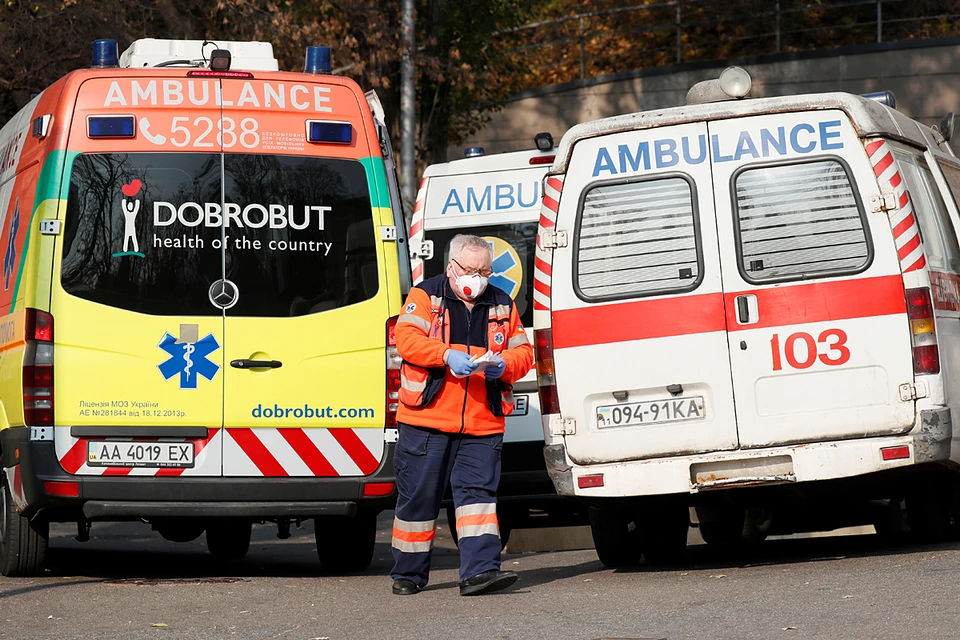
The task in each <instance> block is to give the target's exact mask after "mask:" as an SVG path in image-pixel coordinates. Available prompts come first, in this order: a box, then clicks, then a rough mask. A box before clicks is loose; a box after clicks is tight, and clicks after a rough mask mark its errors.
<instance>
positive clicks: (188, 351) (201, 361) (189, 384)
mask: <svg viewBox="0 0 960 640" xmlns="http://www.w3.org/2000/svg"><path fill="white" fill-rule="evenodd" d="M157 346H158V347H160V348H161V349H163V350H164V351H166V352H167V353H168V354H169V355H170V358H169V359H167V360H166V361H165V362H163V363H162V364H158V365H157V368H158V369H160V373H161V374H163V379H164V380H169V379H170V378H172V377H174V376H175V375H178V374H179V375H180V388H181V389H196V388H197V376H203V377H204V378H206V379H207V380H213V377H214V376H215V375H217V371H219V370H220V365H218V364H216V363H213V362H210V361H209V360H208V359H207V356H208V355H210V354H211V353H213V352H214V351H216V350H217V349H219V348H220V344H219V343H217V339H216V338H214V337H213V334H212V333H208V334H207V335H206V336H204V337H203V338H200V339H199V340H197V341H196V342H177V339H176V338H174V337H173V336H172V335H170V334H169V333H164V334H163V339H162V340H160V344H158V345H157Z"/></svg>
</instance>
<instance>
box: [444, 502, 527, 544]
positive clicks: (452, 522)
mask: <svg viewBox="0 0 960 640" xmlns="http://www.w3.org/2000/svg"><path fill="white" fill-rule="evenodd" d="M497 519H498V520H500V516H499V515H498V516H497ZM447 526H448V527H450V537H452V538H453V544H455V545H456V546H457V548H458V549H459V548H460V540H459V537H458V536H457V510H456V509H454V508H453V506H449V507H447ZM499 527H500V546H501V548H502V547H506V546H507V542H508V541H509V540H510V532H511V531H513V527H511V526H510V524H509V521H505V520H500V522H499Z"/></svg>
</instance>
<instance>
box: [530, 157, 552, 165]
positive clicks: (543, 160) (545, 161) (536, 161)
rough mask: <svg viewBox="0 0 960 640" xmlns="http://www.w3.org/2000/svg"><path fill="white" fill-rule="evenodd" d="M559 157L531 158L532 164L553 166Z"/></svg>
mask: <svg viewBox="0 0 960 640" xmlns="http://www.w3.org/2000/svg"><path fill="white" fill-rule="evenodd" d="M556 158H557V156H533V157H532V158H530V164H553V161H554V160H556Z"/></svg>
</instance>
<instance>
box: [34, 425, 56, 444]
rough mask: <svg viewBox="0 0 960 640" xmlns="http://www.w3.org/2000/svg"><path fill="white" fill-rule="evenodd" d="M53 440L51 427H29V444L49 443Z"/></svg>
mask: <svg viewBox="0 0 960 640" xmlns="http://www.w3.org/2000/svg"><path fill="white" fill-rule="evenodd" d="M52 440H53V427H30V442H49V441H52Z"/></svg>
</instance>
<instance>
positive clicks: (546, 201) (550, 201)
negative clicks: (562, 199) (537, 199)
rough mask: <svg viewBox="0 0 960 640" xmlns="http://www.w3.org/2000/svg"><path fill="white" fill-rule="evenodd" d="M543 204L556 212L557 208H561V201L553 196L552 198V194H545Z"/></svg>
mask: <svg viewBox="0 0 960 640" xmlns="http://www.w3.org/2000/svg"><path fill="white" fill-rule="evenodd" d="M543 206H545V207H546V208H547V209H550V211H553V212H554V213H556V212H557V210H558V209H559V208H560V203H559V202H557V201H556V200H554V199H553V198H551V197H550V196H548V195H544V196H543Z"/></svg>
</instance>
